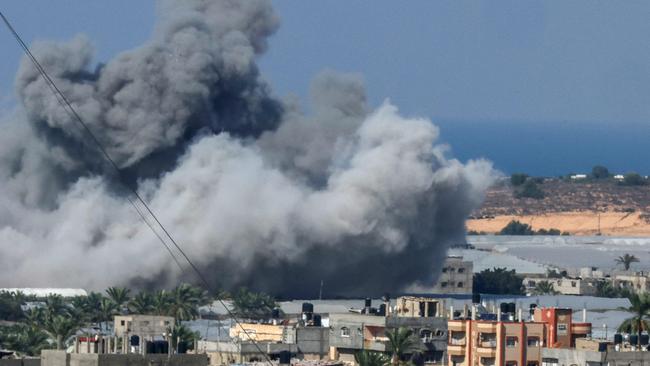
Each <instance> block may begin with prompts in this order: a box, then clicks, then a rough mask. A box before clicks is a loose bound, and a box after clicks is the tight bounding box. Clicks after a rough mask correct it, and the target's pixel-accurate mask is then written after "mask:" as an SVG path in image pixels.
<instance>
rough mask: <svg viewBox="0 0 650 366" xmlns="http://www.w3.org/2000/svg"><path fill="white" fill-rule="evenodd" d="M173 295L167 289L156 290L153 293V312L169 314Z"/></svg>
mask: <svg viewBox="0 0 650 366" xmlns="http://www.w3.org/2000/svg"><path fill="white" fill-rule="evenodd" d="M170 303H171V296H170V294H169V292H167V291H165V290H159V291H156V292H155V293H154V295H153V312H154V313H155V314H156V315H168V314H169V305H170Z"/></svg>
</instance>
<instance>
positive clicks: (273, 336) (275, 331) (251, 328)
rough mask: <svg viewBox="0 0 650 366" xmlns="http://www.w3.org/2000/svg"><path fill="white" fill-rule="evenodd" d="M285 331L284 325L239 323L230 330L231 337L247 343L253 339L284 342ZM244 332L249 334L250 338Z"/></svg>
mask: <svg viewBox="0 0 650 366" xmlns="http://www.w3.org/2000/svg"><path fill="white" fill-rule="evenodd" d="M283 329H284V326H282V325H273V324H257V323H238V324H236V325H235V326H233V327H232V328H230V337H231V338H239V339H243V340H246V341H248V340H250V338H252V339H254V340H256V341H266V342H282V333H283ZM244 331H246V333H248V336H247V335H246V333H244ZM249 337H250V338H249Z"/></svg>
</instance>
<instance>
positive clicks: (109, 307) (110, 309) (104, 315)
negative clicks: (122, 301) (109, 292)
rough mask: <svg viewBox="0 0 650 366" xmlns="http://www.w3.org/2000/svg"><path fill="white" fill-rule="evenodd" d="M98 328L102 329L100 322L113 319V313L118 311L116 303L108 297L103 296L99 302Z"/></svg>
mask: <svg viewBox="0 0 650 366" xmlns="http://www.w3.org/2000/svg"><path fill="white" fill-rule="evenodd" d="M98 311H99V314H100V316H99V329H102V323H104V322H107V321H110V320H112V319H113V315H115V314H117V313H119V307H118V305H117V304H116V303H115V302H113V300H111V299H109V298H106V297H105V298H103V299H102V300H101V302H100V303H99V309H98Z"/></svg>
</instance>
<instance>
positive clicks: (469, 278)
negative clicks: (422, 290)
mask: <svg viewBox="0 0 650 366" xmlns="http://www.w3.org/2000/svg"><path fill="white" fill-rule="evenodd" d="M473 278H474V268H473V264H472V262H470V261H464V260H463V257H462V256H449V257H447V259H446V260H445V263H444V264H443V267H442V271H441V272H440V276H439V277H438V282H437V283H436V285H435V286H434V287H433V290H432V291H431V292H432V293H434V294H471V293H472V285H473Z"/></svg>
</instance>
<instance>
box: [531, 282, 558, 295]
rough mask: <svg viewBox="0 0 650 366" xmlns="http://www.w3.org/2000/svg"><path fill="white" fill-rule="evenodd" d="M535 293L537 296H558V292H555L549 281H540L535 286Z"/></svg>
mask: <svg viewBox="0 0 650 366" xmlns="http://www.w3.org/2000/svg"><path fill="white" fill-rule="evenodd" d="M533 293H534V294H535V295H557V293H558V292H557V291H555V288H554V287H553V284H552V283H551V282H549V281H539V282H537V284H536V285H535V289H534V290H533Z"/></svg>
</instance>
